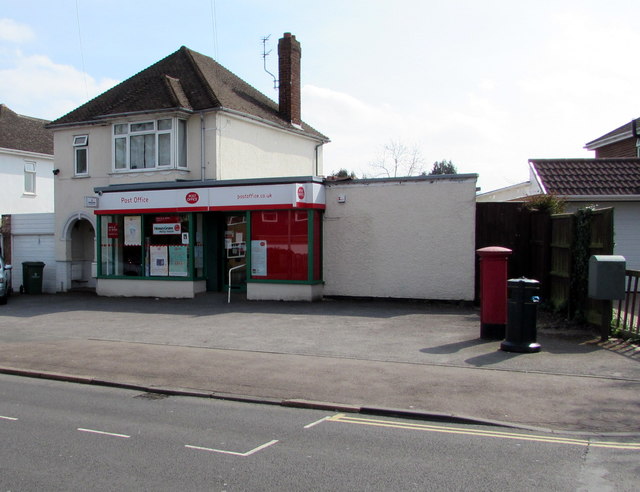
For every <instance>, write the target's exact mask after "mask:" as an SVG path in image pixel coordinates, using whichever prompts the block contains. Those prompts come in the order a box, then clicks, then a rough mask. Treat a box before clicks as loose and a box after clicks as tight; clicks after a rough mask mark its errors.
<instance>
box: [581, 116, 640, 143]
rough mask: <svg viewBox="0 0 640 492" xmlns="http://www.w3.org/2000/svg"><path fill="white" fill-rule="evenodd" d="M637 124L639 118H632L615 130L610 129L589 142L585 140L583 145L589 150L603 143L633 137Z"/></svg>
mask: <svg viewBox="0 0 640 492" xmlns="http://www.w3.org/2000/svg"><path fill="white" fill-rule="evenodd" d="M639 125H640V119H637V120H632V121H630V122H629V123H626V124H624V125H622V126H621V127H620V128H616V129H615V130H612V131H610V132H609V133H606V134H605V135H602V136H601V137H598V138H596V139H595V140H592V141H591V142H587V143H586V144H585V146H584V147H585V148H586V149H589V150H595V149H597V148H599V147H602V146H603V145H608V144H610V143H614V142H618V141H620V140H624V139H627V138H630V137H633V136H635V133H634V132H635V130H636V127H637V126H639Z"/></svg>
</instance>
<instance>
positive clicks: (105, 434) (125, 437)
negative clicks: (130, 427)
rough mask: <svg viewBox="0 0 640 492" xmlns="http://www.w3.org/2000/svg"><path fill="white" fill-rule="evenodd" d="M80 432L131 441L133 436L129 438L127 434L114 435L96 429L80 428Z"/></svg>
mask: <svg viewBox="0 0 640 492" xmlns="http://www.w3.org/2000/svg"><path fill="white" fill-rule="evenodd" d="M78 430H79V431H80V432H88V433H90V434H100V435H102V436H111V437H122V438H124V439H129V438H130V437H131V436H127V435H126V434H114V433H113V432H104V431H99V430H95V429H83V428H81V427H78Z"/></svg>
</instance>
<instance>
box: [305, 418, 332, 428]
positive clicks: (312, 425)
mask: <svg viewBox="0 0 640 492" xmlns="http://www.w3.org/2000/svg"><path fill="white" fill-rule="evenodd" d="M330 418H331V417H324V418H322V419H320V420H317V421H315V422H313V423H311V424H307V425H305V426H304V428H305V429H311V427H314V426H316V425H318V424H321V423H322V422H324V421H325V420H327V419H330Z"/></svg>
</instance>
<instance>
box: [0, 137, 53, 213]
mask: <svg viewBox="0 0 640 492" xmlns="http://www.w3.org/2000/svg"><path fill="white" fill-rule="evenodd" d="M27 162H34V163H35V167H36V192H35V193H34V194H27V193H24V166H25V163H27ZM52 171H53V156H52V155H47V154H37V153H34V152H24V151H19V150H11V149H0V183H2V191H1V192H0V214H3V215H7V214H29V213H50V212H53V173H52Z"/></svg>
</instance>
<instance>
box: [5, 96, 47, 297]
mask: <svg viewBox="0 0 640 492" xmlns="http://www.w3.org/2000/svg"><path fill="white" fill-rule="evenodd" d="M46 123H48V121H46V120H42V119H38V118H32V117H30V116H23V115H20V114H17V113H16V112H14V111H12V110H11V109H10V108H9V107H7V106H6V105H4V104H0V190H1V191H0V215H1V216H2V225H1V227H0V251H2V254H3V255H4V256H5V259H6V260H7V262H8V263H10V264H13V266H14V270H13V275H12V276H13V286H14V289H17V288H18V287H19V286H20V285H21V284H22V269H21V268H20V265H21V264H22V262H23V261H45V262H46V264H47V266H46V267H45V268H46V270H47V271H46V278H47V283H46V284H45V286H44V287H43V288H45V289H46V290H47V291H48V292H54V291H55V285H54V284H55V272H56V269H55V261H53V259H52V257H53V254H52V251H53V249H52V248H53V223H54V214H53V209H54V196H53V194H54V183H53V178H54V176H53V169H54V167H53V132H52V131H51V130H48V129H46V128H45V124H46Z"/></svg>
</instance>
